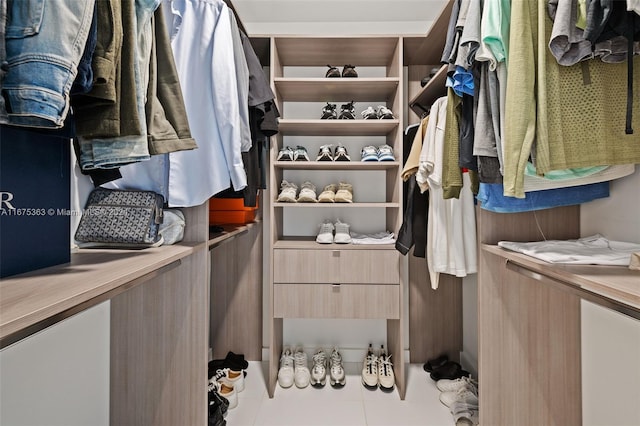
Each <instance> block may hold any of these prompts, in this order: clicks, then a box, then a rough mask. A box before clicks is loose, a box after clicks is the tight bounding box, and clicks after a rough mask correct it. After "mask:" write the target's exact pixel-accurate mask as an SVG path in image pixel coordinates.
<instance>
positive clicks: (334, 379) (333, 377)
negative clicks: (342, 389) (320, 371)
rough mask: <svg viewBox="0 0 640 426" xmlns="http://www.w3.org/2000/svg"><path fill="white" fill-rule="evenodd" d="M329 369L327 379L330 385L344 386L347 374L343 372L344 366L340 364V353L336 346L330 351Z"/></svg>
mask: <svg viewBox="0 0 640 426" xmlns="http://www.w3.org/2000/svg"><path fill="white" fill-rule="evenodd" d="M330 363H331V369H330V370H329V381H330V382H331V386H333V387H339V386H344V384H345V383H346V380H347V376H346V375H345V373H344V367H343V366H342V355H340V352H338V348H335V347H334V348H333V351H331V361H330Z"/></svg>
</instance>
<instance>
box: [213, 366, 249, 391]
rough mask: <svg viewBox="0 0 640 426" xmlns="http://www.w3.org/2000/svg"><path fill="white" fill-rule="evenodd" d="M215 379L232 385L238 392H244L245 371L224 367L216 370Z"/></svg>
mask: <svg viewBox="0 0 640 426" xmlns="http://www.w3.org/2000/svg"><path fill="white" fill-rule="evenodd" d="M213 379H214V380H217V381H218V382H220V383H224V384H225V385H227V386H232V387H233V388H234V389H235V390H236V392H242V391H243V390H244V373H243V372H242V371H234V370H231V369H230V368H223V369H220V370H218V371H217V372H216V375H215V376H213Z"/></svg>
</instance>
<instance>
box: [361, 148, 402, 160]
mask: <svg viewBox="0 0 640 426" xmlns="http://www.w3.org/2000/svg"><path fill="white" fill-rule="evenodd" d="M360 154H361V157H362V159H361V161H395V159H396V157H395V156H394V155H393V148H391V146H390V145H387V144H384V145H380V146H378V147H375V146H373V145H367V146H365V147H364V148H362V151H361V152H360Z"/></svg>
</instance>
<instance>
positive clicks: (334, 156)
mask: <svg viewBox="0 0 640 426" xmlns="http://www.w3.org/2000/svg"><path fill="white" fill-rule="evenodd" d="M331 148H333V145H332V144H327V145H322V146H321V147H320V150H319V151H318V156H317V157H316V161H351V157H349V154H348V153H347V148H345V147H344V145H342V144H341V143H339V144H338V146H336V149H335V150H334V151H333V152H331Z"/></svg>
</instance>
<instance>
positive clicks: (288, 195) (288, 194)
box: [276, 180, 298, 203]
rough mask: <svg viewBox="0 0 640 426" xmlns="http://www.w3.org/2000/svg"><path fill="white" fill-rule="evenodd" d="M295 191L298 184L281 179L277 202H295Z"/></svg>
mask: <svg viewBox="0 0 640 426" xmlns="http://www.w3.org/2000/svg"><path fill="white" fill-rule="evenodd" d="M297 191H298V186H297V185H296V184H295V183H291V182H287V181H286V180H283V181H282V183H281V184H280V194H279V195H278V199H277V200H276V201H277V202H279V203H295V202H296V192H297Z"/></svg>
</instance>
